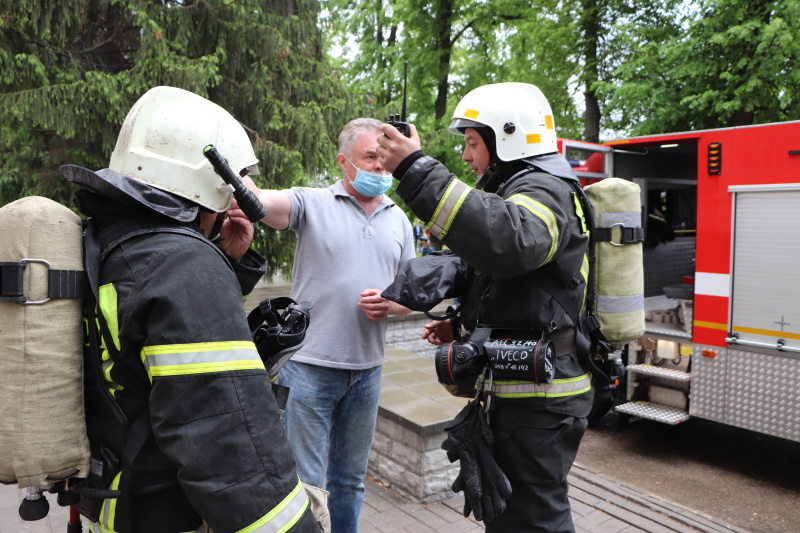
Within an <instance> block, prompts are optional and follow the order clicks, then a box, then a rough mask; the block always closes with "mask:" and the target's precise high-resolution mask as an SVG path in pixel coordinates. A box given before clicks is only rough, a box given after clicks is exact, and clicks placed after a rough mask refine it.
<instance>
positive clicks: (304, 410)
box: [280, 361, 381, 533]
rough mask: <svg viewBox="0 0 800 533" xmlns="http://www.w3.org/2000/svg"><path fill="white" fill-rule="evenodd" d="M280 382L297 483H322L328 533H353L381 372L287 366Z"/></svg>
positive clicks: (371, 369) (362, 494) (373, 430)
mask: <svg viewBox="0 0 800 533" xmlns="http://www.w3.org/2000/svg"><path fill="white" fill-rule="evenodd" d="M280 383H281V385H285V386H287V387H289V388H290V389H291V390H290V391H289V401H288V403H287V405H286V411H285V412H284V420H285V422H286V435H287V437H288V438H289V445H290V446H291V447H292V451H293V452H294V455H295V459H296V460H297V472H298V474H299V475H300V479H301V480H303V481H304V482H305V483H310V484H312V485H315V486H317V487H322V486H323V485H322V482H323V478H324V480H325V481H326V484H325V489H326V490H328V491H329V492H330V493H331V494H330V497H329V499H328V509H329V510H330V513H331V526H332V531H333V533H355V532H356V531H357V529H358V514H359V513H360V512H361V503H362V502H363V500H364V477H366V475H367V462H368V461H369V450H370V447H371V445H372V436H373V434H374V433H375V421H376V419H377V416H378V399H379V397H380V392H381V367H380V366H377V367H375V368H369V369H367V370H342V369H339V368H327V367H322V366H315V365H307V364H303V363H298V362H295V361H289V362H287V363H286V364H285V365H284V366H283V367H282V368H281V371H280ZM326 451H327V464H328V468H327V473H326V472H325V462H326Z"/></svg>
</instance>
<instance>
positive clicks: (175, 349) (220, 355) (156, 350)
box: [142, 341, 264, 381]
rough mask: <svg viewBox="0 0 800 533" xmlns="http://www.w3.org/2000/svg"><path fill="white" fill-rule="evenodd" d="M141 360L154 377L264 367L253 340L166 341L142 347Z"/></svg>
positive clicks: (151, 378)
mask: <svg viewBox="0 0 800 533" xmlns="http://www.w3.org/2000/svg"><path fill="white" fill-rule="evenodd" d="M142 363H144V366H145V368H146V369H147V373H148V375H149V376H150V380H151V381H152V380H153V378H154V377H156V376H177V375H186V374H203V373H208V372H229V371H234V370H252V369H261V370H264V363H263V362H262V361H261V356H259V354H258V351H257V350H256V345H255V344H253V342H252V341H230V342H198V343H194V344H166V345H162V346H145V347H144V348H142Z"/></svg>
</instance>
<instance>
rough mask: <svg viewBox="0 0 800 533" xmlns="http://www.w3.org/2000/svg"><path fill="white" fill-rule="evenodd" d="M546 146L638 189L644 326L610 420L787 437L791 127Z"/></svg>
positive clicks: (793, 342)
mask: <svg viewBox="0 0 800 533" xmlns="http://www.w3.org/2000/svg"><path fill="white" fill-rule="evenodd" d="M559 150H560V151H562V153H564V154H565V155H566V156H567V159H568V160H570V161H571V163H572V164H573V167H574V169H575V171H576V173H577V174H578V176H579V177H580V178H581V180H582V181H583V182H584V183H589V182H593V181H595V180H599V179H603V178H606V177H609V176H614V177H618V178H623V179H627V180H631V181H633V182H635V183H637V184H638V185H639V186H640V190H641V204H642V214H643V217H642V225H643V227H644V229H645V232H644V233H645V242H644V243H643V260H644V284H645V287H644V307H645V319H646V322H645V324H646V328H645V334H644V335H643V336H642V337H641V338H640V339H639V340H638V341H637V342H634V343H631V344H629V345H628V346H627V347H626V350H624V355H623V362H624V363H625V365H626V368H627V374H626V379H625V381H626V383H625V384H624V385H623V386H621V387H620V390H619V393H620V394H619V396H620V398H619V399H618V401H617V404H618V405H616V406H615V411H616V413H617V416H618V417H620V418H621V419H622V420H628V421H633V420H638V419H651V420H656V421H659V422H664V423H667V424H679V423H681V422H684V421H686V420H688V419H689V418H690V417H697V418H702V419H707V420H712V421H715V422H719V423H722V424H728V425H731V426H736V427H739V428H745V429H748V430H752V431H756V432H760V433H765V434H769V435H775V436H778V437H782V438H786V439H790V440H794V441H800V121H796V122H784V123H774V124H764V125H755V126H746V127H733V128H723V129H714V130H706V131H691V132H684V133H670V134H664V135H650V136H643V137H633V138H627V139H620V140H615V141H610V142H606V143H604V144H603V145H597V144H590V143H585V142H580V141H569V140H563V139H562V140H559Z"/></svg>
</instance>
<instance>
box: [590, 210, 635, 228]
mask: <svg viewBox="0 0 800 533" xmlns="http://www.w3.org/2000/svg"><path fill="white" fill-rule="evenodd" d="M595 219H596V220H595V223H596V225H597V227H598V228H610V227H611V226H614V225H619V224H621V225H623V226H625V227H626V228H638V227H641V225H642V214H641V213H633V212H631V213H615V212H608V213H600V214H599V215H595Z"/></svg>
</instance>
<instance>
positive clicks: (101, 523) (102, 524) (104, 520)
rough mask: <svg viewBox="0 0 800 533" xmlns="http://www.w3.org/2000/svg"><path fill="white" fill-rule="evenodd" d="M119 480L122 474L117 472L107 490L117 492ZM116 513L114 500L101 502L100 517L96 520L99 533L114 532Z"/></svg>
mask: <svg viewBox="0 0 800 533" xmlns="http://www.w3.org/2000/svg"><path fill="white" fill-rule="evenodd" d="M121 478H122V472H118V473H117V475H116V476H115V477H114V480H113V481H112V482H111V486H110V487H109V490H119V482H120V479H121ZM116 511H117V499H116V498H106V499H105V500H103V506H102V507H101V508H100V517H99V518H98V520H97V526H98V527H99V528H100V531H101V532H103V533H105V532H107V531H109V532H113V531H114V526H115V524H114V522H115V520H116V516H115V515H116Z"/></svg>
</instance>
